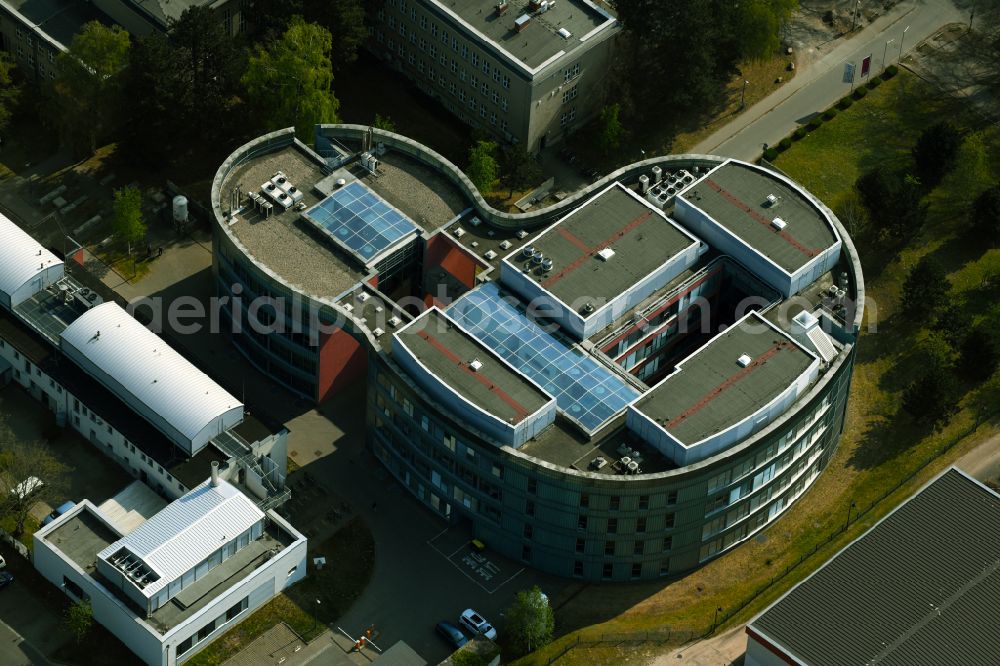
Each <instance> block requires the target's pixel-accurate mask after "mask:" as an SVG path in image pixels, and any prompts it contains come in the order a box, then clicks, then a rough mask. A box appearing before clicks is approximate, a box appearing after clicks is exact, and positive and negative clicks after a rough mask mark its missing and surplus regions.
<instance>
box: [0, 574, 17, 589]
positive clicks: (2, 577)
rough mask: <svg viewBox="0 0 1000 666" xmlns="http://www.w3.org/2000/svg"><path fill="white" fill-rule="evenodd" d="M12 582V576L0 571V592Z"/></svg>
mask: <svg viewBox="0 0 1000 666" xmlns="http://www.w3.org/2000/svg"><path fill="white" fill-rule="evenodd" d="M13 582H14V574H12V573H10V572H7V571H0V590H2V589H3V588H5V587H7V586H8V585H10V584H11V583H13Z"/></svg>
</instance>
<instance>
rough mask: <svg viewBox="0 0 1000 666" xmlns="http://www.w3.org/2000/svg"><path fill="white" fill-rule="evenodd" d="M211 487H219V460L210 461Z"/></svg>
mask: <svg viewBox="0 0 1000 666" xmlns="http://www.w3.org/2000/svg"><path fill="white" fill-rule="evenodd" d="M212 487H213V488H218V487H219V461H218V460H213V461H212Z"/></svg>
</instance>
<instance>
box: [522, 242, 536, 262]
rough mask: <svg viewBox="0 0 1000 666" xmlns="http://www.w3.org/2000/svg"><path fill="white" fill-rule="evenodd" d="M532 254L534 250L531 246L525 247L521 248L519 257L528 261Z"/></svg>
mask: <svg viewBox="0 0 1000 666" xmlns="http://www.w3.org/2000/svg"><path fill="white" fill-rule="evenodd" d="M534 253H535V248H534V247H533V246H531V245H525V246H524V247H523V248H521V255H522V256H523V257H524V258H525V259H530V258H531V255H533V254H534Z"/></svg>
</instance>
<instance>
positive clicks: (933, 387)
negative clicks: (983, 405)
mask: <svg viewBox="0 0 1000 666" xmlns="http://www.w3.org/2000/svg"><path fill="white" fill-rule="evenodd" d="M959 397H961V396H960V395H959V387H958V382H957V380H956V379H955V375H954V374H953V373H952V372H951V371H949V370H947V369H946V368H942V367H941V366H938V365H935V364H931V365H930V366H928V367H926V368H925V369H924V371H923V374H921V376H920V377H919V378H918V379H917V380H916V381H915V382H913V383H912V384H910V385H909V386H908V387H907V388H906V390H905V391H904V392H903V409H904V411H906V413H908V414H909V415H910V416H911V417H912V418H913V420H914V421H916V422H918V423H925V424H928V425H932V426H935V427H937V426H940V425H942V424H944V423H947V421H948V419H950V418H951V416H952V414H954V413H955V410H956V408H957V406H958V399H959Z"/></svg>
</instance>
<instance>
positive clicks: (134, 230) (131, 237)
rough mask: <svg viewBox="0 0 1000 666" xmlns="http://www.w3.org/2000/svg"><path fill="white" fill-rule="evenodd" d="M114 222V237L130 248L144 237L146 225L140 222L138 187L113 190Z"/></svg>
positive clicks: (140, 198) (140, 205)
mask: <svg viewBox="0 0 1000 666" xmlns="http://www.w3.org/2000/svg"><path fill="white" fill-rule="evenodd" d="M114 211H115V212H114V220H113V222H112V226H113V227H114V230H115V235H116V236H118V238H120V239H121V240H123V241H125V242H126V243H127V244H128V252H129V254H130V255H131V254H132V246H133V245H134V244H136V243H138V242H140V241H141V240H142V239H143V238H145V236H146V223H145V222H143V220H142V193H140V192H139V188H138V187H123V188H122V189H120V190H115V205H114Z"/></svg>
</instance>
